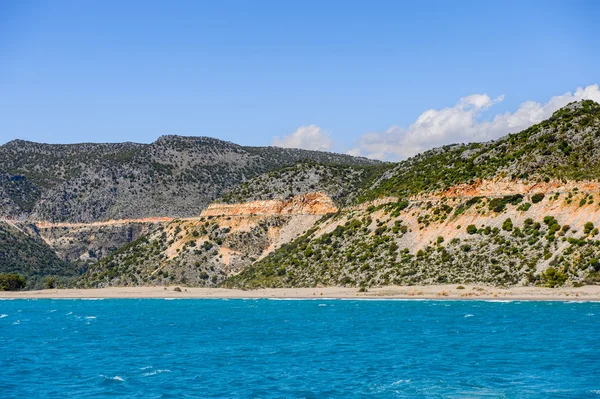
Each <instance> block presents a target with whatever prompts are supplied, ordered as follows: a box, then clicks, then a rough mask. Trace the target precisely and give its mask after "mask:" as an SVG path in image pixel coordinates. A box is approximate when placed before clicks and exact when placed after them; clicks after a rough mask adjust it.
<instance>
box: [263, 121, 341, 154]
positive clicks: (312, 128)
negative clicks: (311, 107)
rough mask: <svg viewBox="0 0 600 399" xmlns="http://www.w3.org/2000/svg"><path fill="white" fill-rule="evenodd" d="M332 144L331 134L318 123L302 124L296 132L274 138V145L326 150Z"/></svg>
mask: <svg viewBox="0 0 600 399" xmlns="http://www.w3.org/2000/svg"><path fill="white" fill-rule="evenodd" d="M331 144H332V141H331V138H330V137H329V134H328V133H327V132H324V131H323V130H322V129H321V128H320V127H319V126H317V125H309V126H300V127H299V128H298V129H297V130H296V131H295V132H294V133H291V134H288V135H287V136H283V137H274V138H273V145H274V146H276V147H285V148H302V149H305V150H319V151H326V150H329V149H330V148H331Z"/></svg>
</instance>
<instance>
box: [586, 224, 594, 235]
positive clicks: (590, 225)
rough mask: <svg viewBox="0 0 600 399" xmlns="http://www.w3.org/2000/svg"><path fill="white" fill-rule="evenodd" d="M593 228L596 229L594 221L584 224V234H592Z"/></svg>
mask: <svg viewBox="0 0 600 399" xmlns="http://www.w3.org/2000/svg"><path fill="white" fill-rule="evenodd" d="M592 230H594V223H592V222H587V223H586V224H584V225H583V234H586V235H587V234H590V233H591V232H592Z"/></svg>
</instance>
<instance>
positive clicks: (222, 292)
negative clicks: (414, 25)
mask: <svg viewBox="0 0 600 399" xmlns="http://www.w3.org/2000/svg"><path fill="white" fill-rule="evenodd" d="M458 286H459V285H457V284H451V285H430V286H388V287H376V288H369V290H368V291H367V292H359V290H358V289H357V288H345V287H323V288H264V289H256V290H237V289H225V288H196V287H180V288H181V292H179V291H174V288H175V286H170V287H109V288H98V289H51V290H39V291H2V292H0V299H38V298H40V299H41V298H55V299H87V298H122V299H125V298H132V299H141V298H190V299H191V298H196V299H203V298H204V299H210V298H214V299H225V298H274V299H318V298H322V299H325V298H328V299H452V300H457V299H458V300H470V299H471V300H472V299H482V300H520V301H522V300H533V301H536V300H537V301H600V286H597V285H596V286H584V287H578V288H574V287H565V288H544V287H511V288H497V287H488V286H483V285H465V286H464V289H457V287H458Z"/></svg>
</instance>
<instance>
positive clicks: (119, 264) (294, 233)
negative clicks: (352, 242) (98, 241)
mask: <svg viewBox="0 0 600 399" xmlns="http://www.w3.org/2000/svg"><path fill="white" fill-rule="evenodd" d="M335 211H337V207H336V206H335V204H334V203H333V201H332V200H331V198H329V197H328V196H326V195H325V194H322V193H310V194H306V195H303V196H298V197H294V198H291V199H288V200H270V201H254V202H251V203H245V204H230V205H225V204H213V205H211V206H209V207H208V208H207V209H206V210H205V211H204V212H203V213H202V215H201V216H200V217H197V218H188V219H177V220H173V221H171V222H168V223H165V224H162V225H160V226H158V227H157V228H155V229H154V230H153V231H152V232H151V233H149V234H147V235H144V236H142V237H140V238H139V239H137V240H136V241H133V242H132V243H130V244H128V245H126V246H124V247H122V248H121V249H119V250H117V251H116V252H115V253H114V254H112V255H111V256H109V257H107V258H105V259H103V260H101V261H100V262H98V263H96V264H94V265H91V266H90V268H89V270H88V271H87V272H86V273H85V275H84V277H83V280H82V284H84V285H85V286H94V287H98V286H99V287H102V286H110V285H120V286H122V285H161V284H192V285H200V286H214V285H217V284H219V283H220V282H222V281H223V280H224V279H225V278H227V277H228V276H230V275H232V274H236V273H239V272H240V271H241V270H243V269H245V268H246V267H248V266H250V265H251V264H252V263H254V262H255V261H257V260H258V259H261V258H263V257H264V256H266V255H268V254H269V253H271V252H272V251H274V250H275V249H277V248H278V247H280V246H281V245H283V244H285V243H288V242H290V241H291V240H293V239H295V238H296V237H298V236H299V235H300V234H303V233H304V232H305V231H306V230H308V229H309V228H310V227H311V226H312V225H313V224H314V223H315V221H316V220H317V219H318V218H319V217H321V215H323V214H327V213H330V212H335Z"/></svg>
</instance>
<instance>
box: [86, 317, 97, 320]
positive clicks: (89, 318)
mask: <svg viewBox="0 0 600 399" xmlns="http://www.w3.org/2000/svg"><path fill="white" fill-rule="evenodd" d="M85 318H86V319H88V320H93V319H95V318H96V316H85Z"/></svg>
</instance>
